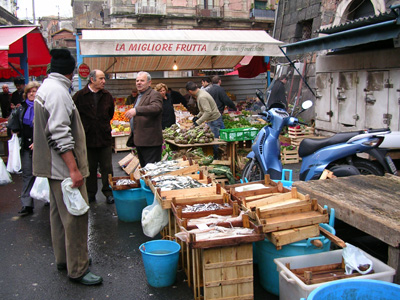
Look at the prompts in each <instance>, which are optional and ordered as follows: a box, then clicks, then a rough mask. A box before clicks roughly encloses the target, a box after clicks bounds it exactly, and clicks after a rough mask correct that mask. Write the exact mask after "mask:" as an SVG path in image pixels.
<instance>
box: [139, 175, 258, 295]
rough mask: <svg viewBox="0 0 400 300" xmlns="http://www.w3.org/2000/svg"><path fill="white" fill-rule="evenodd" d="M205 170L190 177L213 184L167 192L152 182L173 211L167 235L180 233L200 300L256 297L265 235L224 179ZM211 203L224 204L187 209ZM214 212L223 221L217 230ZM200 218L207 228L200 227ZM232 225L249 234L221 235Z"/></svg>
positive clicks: (187, 268)
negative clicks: (259, 248)
mask: <svg viewBox="0 0 400 300" xmlns="http://www.w3.org/2000/svg"><path fill="white" fill-rule="evenodd" d="M196 173H197V172H196ZM201 174H202V173H201V172H200V174H191V175H189V176H191V177H196V176H197V177H198V181H200V182H202V181H204V180H206V182H208V183H211V186H210V187H200V188H188V189H181V190H172V191H161V190H160V189H158V188H157V185H156V182H155V181H154V180H151V179H150V180H148V181H147V182H148V183H149V187H150V188H151V189H152V191H153V192H154V193H155V195H156V199H157V201H159V203H160V204H161V206H162V207H163V208H164V209H168V211H169V214H170V219H169V226H168V229H167V232H166V233H165V236H166V237H169V238H175V237H176V236H178V237H179V238H176V241H177V242H178V243H179V244H180V245H181V255H180V263H181V267H182V268H183V269H184V270H185V273H186V276H187V278H188V280H187V282H188V285H189V286H190V287H191V288H192V289H193V292H194V298H195V299H232V298H234V299H253V298H254V292H253V250H252V243H253V242H255V241H261V240H263V239H264V238H265V236H264V234H263V232H262V230H261V227H260V226H256V225H255V224H254V223H253V222H251V221H250V219H249V217H248V216H247V215H245V214H243V212H241V211H240V208H239V204H238V203H237V202H235V201H232V200H231V198H230V196H229V194H228V193H227V191H226V190H225V189H224V188H222V187H221V185H220V184H219V183H216V182H215V181H213V180H212V179H211V178H209V177H204V175H201ZM201 176H203V177H201ZM210 203H212V204H213V205H214V204H215V205H219V206H220V208H219V209H216V210H201V211H192V212H186V210H187V208H188V207H193V206H194V205H201V204H210ZM211 214H212V215H213V216H214V217H213V218H215V216H217V217H218V218H221V219H222V220H221V219H219V220H218V228H217V230H215V233H214V231H212V229H213V228H214V227H213V226H211V225H212V224H214V223H215V222H213V221H212V220H211V221H209V220H210V219H209V217H210V215H211ZM211 217H212V216H211ZM224 220H226V221H224ZM199 222H201V223H203V224H202V226H197V225H195V223H199ZM232 227H233V230H238V231H242V230H243V231H245V233H240V234H232V233H228V234H225V235H223V236H220V235H221V231H220V230H221V229H222V228H225V229H226V230H232ZM199 228H201V229H199ZM225 229H224V230H222V231H223V232H224V233H225ZM199 231H200V232H199ZM204 232H205V234H208V233H210V232H211V233H210V236H209V237H208V236H207V238H204V236H203V235H202V234H204Z"/></svg>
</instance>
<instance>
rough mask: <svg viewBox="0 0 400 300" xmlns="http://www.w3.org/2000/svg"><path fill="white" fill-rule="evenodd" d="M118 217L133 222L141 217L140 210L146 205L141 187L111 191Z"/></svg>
mask: <svg viewBox="0 0 400 300" xmlns="http://www.w3.org/2000/svg"><path fill="white" fill-rule="evenodd" d="M113 196H114V200H115V207H116V209H117V215H118V219H120V220H121V221H124V222H135V221H140V220H141V219H142V210H143V208H145V207H146V206H147V203H146V197H145V195H144V192H143V190H142V188H135V189H129V190H120V191H113Z"/></svg>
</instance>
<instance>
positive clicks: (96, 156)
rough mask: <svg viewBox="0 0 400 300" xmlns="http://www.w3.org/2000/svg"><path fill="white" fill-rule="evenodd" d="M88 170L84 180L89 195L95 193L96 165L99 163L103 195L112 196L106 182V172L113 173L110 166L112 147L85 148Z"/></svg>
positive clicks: (92, 195)
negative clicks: (87, 175)
mask: <svg viewBox="0 0 400 300" xmlns="http://www.w3.org/2000/svg"><path fill="white" fill-rule="evenodd" d="M87 155H88V162H89V172H90V175H89V177H88V178H87V180H86V188H87V192H88V196H89V197H95V196H96V194H97V167H98V166H99V165H100V172H101V183H102V188H101V191H102V192H103V194H104V196H106V197H108V196H112V190H111V188H110V186H109V183H108V174H111V175H113V167H112V157H111V155H112V149H111V146H109V147H101V148H87Z"/></svg>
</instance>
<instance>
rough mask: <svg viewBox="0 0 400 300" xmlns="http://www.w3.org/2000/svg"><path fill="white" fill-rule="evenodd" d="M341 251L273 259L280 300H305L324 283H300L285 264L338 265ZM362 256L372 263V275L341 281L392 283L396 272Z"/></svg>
mask: <svg viewBox="0 0 400 300" xmlns="http://www.w3.org/2000/svg"><path fill="white" fill-rule="evenodd" d="M342 252H343V250H341V249H340V250H334V251H329V252H324V253H318V254H310V255H301V256H292V257H282V258H276V259H274V261H275V263H276V265H277V269H278V273H279V296H280V298H279V299H280V300H293V299H300V298H307V297H308V295H309V294H310V293H311V292H312V291H313V290H314V289H316V288H317V287H319V286H321V285H323V284H324V283H326V282H322V283H318V284H310V285H307V284H305V283H304V282H303V281H301V280H300V279H299V278H298V277H297V276H296V275H295V274H294V273H293V272H292V271H290V270H289V269H288V268H287V267H286V264H287V263H289V264H290V267H291V268H293V269H298V268H307V267H312V266H320V265H327V264H334V263H340V262H341V261H342ZM364 254H365V255H366V256H367V257H368V258H369V259H370V260H371V261H372V263H373V270H374V273H371V274H366V275H360V276H357V277H351V278H347V279H340V280H339V281H343V280H357V279H374V280H381V281H387V282H393V276H394V275H395V273H396V271H395V270H394V269H393V268H391V267H389V266H388V265H386V264H384V263H383V262H381V261H380V260H378V259H376V258H374V257H372V256H371V255H369V254H368V253H365V252H364ZM332 282H333V281H332Z"/></svg>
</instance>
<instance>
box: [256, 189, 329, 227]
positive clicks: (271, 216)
mask: <svg viewBox="0 0 400 300" xmlns="http://www.w3.org/2000/svg"><path fill="white" fill-rule="evenodd" d="M249 208H250V209H252V210H255V211H256V215H257V219H258V221H259V222H260V224H261V225H262V226H263V231H264V232H265V233H268V232H274V231H279V230H285V229H292V228H298V227H303V226H309V225H313V224H319V223H328V221H329V216H328V212H327V210H326V209H324V208H322V207H321V206H320V205H318V203H317V200H315V199H312V200H310V197H309V196H308V195H303V194H300V193H298V192H297V188H295V187H293V188H292V190H291V192H289V193H283V194H280V195H276V196H272V197H268V198H265V199H260V200H256V201H252V202H250V204H249Z"/></svg>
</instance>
